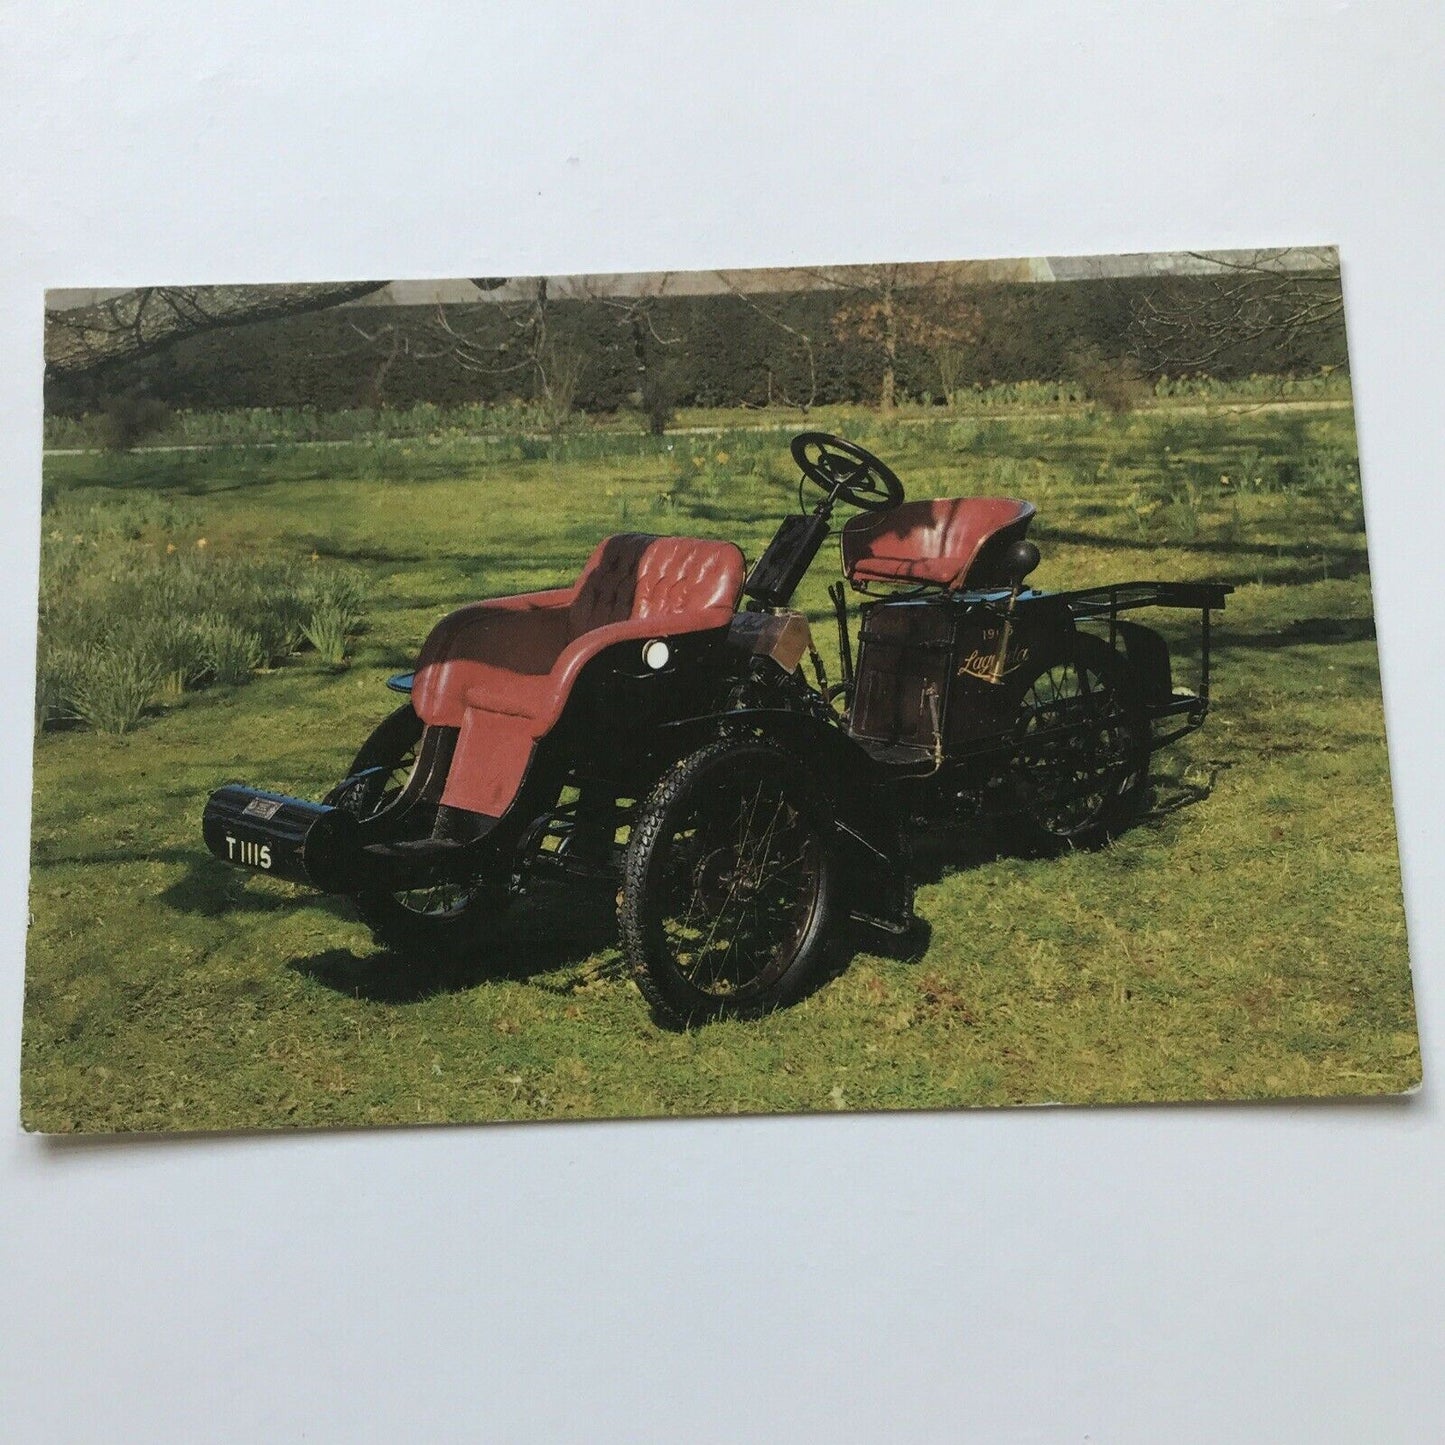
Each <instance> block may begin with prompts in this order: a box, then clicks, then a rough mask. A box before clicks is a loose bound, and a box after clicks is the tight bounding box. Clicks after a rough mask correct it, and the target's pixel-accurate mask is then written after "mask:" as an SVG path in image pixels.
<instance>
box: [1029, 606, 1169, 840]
mask: <svg viewBox="0 0 1445 1445" xmlns="http://www.w3.org/2000/svg"><path fill="white" fill-rule="evenodd" d="M1074 643H1075V647H1074V655H1073V656H1072V657H1058V658H1055V659H1053V660H1052V661H1050V662H1046V663H1044V664H1042V665H1041V666H1039V667H1036V668H1034V669H1033V671H1032V673H1031V675H1030V676H1029V678H1028V679H1027V681H1026V682H1025V685H1024V693H1023V702H1022V704H1021V706H1020V709H1019V716H1018V720H1017V723H1016V731H1015V737H1014V744H1015V748H1016V752H1015V757H1014V763H1013V778H1012V784H1013V793H1014V806H1013V808H1012V809H1011V812H1010V818H1009V825H1010V832H1011V834H1012V836H1013V841H1014V843H1015V845H1016V846H1017V847H1018V848H1019V850H1020V851H1021V852H1024V853H1026V854H1029V855H1031V856H1035V857H1048V856H1050V855H1054V854H1057V853H1061V852H1064V851H1066V850H1068V849H1070V848H1096V847H1098V846H1099V845H1100V844H1102V843H1105V842H1107V841H1108V840H1109V839H1110V838H1112V837H1114V836H1115V835H1116V834H1117V833H1119V832H1120V831H1122V830H1123V829H1124V828H1126V827H1127V826H1128V825H1129V824H1130V823H1131V822H1132V821H1133V820H1134V818H1135V817H1136V816H1137V815H1138V813H1139V810H1140V808H1141V807H1142V806H1143V803H1144V799H1145V796H1146V794H1147V791H1148V783H1149V755H1150V754H1149V741H1150V736H1149V720H1148V716H1147V714H1146V712H1145V709H1144V703H1143V699H1142V697H1141V695H1140V690H1139V685H1138V681H1137V679H1136V677H1135V675H1134V671H1133V669H1132V668H1131V667H1130V666H1129V663H1128V662H1127V660H1126V659H1124V658H1123V657H1121V656H1120V655H1119V654H1118V653H1117V652H1115V651H1114V650H1113V649H1112V648H1111V647H1109V645H1108V644H1107V643H1106V642H1104V641H1103V639H1102V638H1099V637H1095V636H1094V635H1093V634H1092V633H1086V632H1081V633H1078V634H1076V636H1075V639H1074Z"/></svg>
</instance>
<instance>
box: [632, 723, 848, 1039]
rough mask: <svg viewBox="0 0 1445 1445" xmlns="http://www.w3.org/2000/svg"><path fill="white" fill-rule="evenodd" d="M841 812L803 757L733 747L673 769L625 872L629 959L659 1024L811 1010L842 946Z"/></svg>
mask: <svg viewBox="0 0 1445 1445" xmlns="http://www.w3.org/2000/svg"><path fill="white" fill-rule="evenodd" d="M832 833H833V820H832V813H831V810H830V808H829V807H828V804H827V802H826V800H825V798H824V797H823V796H822V794H821V792H820V791H819V790H818V788H817V787H816V786H815V785H814V784H813V783H812V782H811V780H810V779H809V778H808V776H807V772H806V768H805V767H804V765H803V763H802V760H801V759H800V758H799V757H798V756H797V754H795V753H792V752H788V751H786V750H785V749H783V748H780V747H778V746H776V745H774V744H772V743H768V742H764V741H761V740H759V739H756V738H727V739H723V740H721V741H719V742H715V743H711V744H709V745H708V746H706V747H704V748H701V749H699V750H698V751H697V752H695V753H691V754H689V755H688V756H687V757H685V758H683V759H682V760H681V761H680V762H677V763H675V764H674V765H673V766H672V767H671V768H670V769H669V770H668V771H667V772H666V773H665V774H664V775H663V776H662V778H661V780H660V781H659V782H658V784H657V785H656V787H655V788H654V789H653V790H652V793H651V795H650V796H649V797H648V798H647V799H646V800H645V801H644V803H643V805H642V807H641V809H640V810H639V813H638V816H637V818H636V820H635V821H634V823H633V826H632V833H631V837H630V840H629V842H628V845H627V853H626V857H625V860H624V868H623V883H622V890H621V895H620V898H619V907H618V922H619V925H620V929H621V935H622V947H623V952H624V954H625V956H626V958H627V961H628V963H629V964H630V965H631V967H632V970H633V973H634V976H635V977H636V979H637V984H638V987H639V988H640V989H641V990H642V993H643V995H644V996H645V997H646V998H647V1000H648V1002H649V1003H651V1004H652V1006H653V1008H654V1009H655V1010H656V1012H657V1013H658V1014H659V1015H661V1016H662V1017H664V1018H667V1019H670V1020H672V1021H674V1022H676V1023H679V1024H682V1025H684V1026H690V1025H693V1024H700V1023H705V1022H707V1021H708V1020H710V1019H717V1018H724V1017H731V1018H756V1017H758V1016H759V1015H761V1014H764V1013H767V1012H769V1011H770V1010H772V1009H775V1008H780V1007H783V1006H785V1005H787V1004H790V1003H793V1002H795V1001H796V1000H797V999H798V998H800V997H801V996H802V995H803V994H804V993H805V992H806V991H807V989H808V987H809V985H810V984H812V983H813V982H814V981H815V980H816V979H817V978H818V977H819V976H820V974H821V972H822V969H823V967H824V963H825V960H826V957H827V952H828V947H829V944H830V942H831V940H832V937H833V935H834V933H835V930H834V928H833V921H834V915H835V913H836V904H835V897H836V890H837V886H838V885H837V878H838V872H837V866H836V862H835V857H834V853H833V846H832Z"/></svg>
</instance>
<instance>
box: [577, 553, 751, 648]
mask: <svg viewBox="0 0 1445 1445" xmlns="http://www.w3.org/2000/svg"><path fill="white" fill-rule="evenodd" d="M742 585H743V554H742V553H741V552H740V551H739V550H738V548H737V547H736V546H734V545H733V543H731V542H711V541H706V540H704V539H703V538H701V537H654V536H651V535H649V534H648V533H645V532H623V533H620V534H619V535H617V536H615V537H607V538H605V539H604V540H603V541H602V542H600V543H599V544H598V546H597V548H596V550H595V551H594V552H593V553H592V556H591V557H590V558H588V561H587V565H586V566H585V567H584V568H583V569H582V575H581V577H579V578H578V579H577V593H576V596H575V597H574V598H573V599H572V603H571V607H570V630H571V633H572V636H573V637H579V636H581V634H582V633H584V632H590V631H591V630H592V629H593V628H594V627H605V626H606V625H607V624H608V623H610V622H625V621H627V620H628V619H629V618H639V619H642V618H648V619H652V618H655V619H657V620H658V622H659V624H662V623H664V622H665V621H666V619H668V618H674V617H678V616H682V615H687V616H690V617H695V616H696V615H697V614H703V613H705V614H715V621H716V624H717V626H719V627H721V626H723V625H724V623H726V622H727V620H728V618H729V617H730V616H731V614H732V611H733V609H734V608H735V607H736V606H737V601H738V595H739V593H740V592H741V590H742Z"/></svg>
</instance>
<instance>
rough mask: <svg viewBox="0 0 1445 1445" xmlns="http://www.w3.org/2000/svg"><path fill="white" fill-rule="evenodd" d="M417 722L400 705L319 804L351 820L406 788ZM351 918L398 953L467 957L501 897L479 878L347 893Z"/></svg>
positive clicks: (416, 743) (372, 812)
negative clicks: (355, 916)
mask: <svg viewBox="0 0 1445 1445" xmlns="http://www.w3.org/2000/svg"><path fill="white" fill-rule="evenodd" d="M421 735H422V723H421V719H420V718H419V717H417V715H416V713H415V712H414V711H413V710H412V707H411V704H410V703H407V704H406V705H405V706H403V707H399V708H398V709H397V710H396V711H395V712H394V713H392V714H391V716H390V717H388V718H387V719H386V720H385V721H384V722H383V723H382V724H381V725H380V726H379V727H378V728H377V729H376V731H375V732H374V733H372V735H371V736H370V737H369V738H368V739H367V740H366V742H365V743H364V744H362V747H361V751H360V752H358V753H357V755H356V757H355V759H353V761H352V764H351V771H350V772H349V773H348V774H347V777H346V780H345V781H344V782H342V783H341V784H339V785H338V786H337V787H336V788H334V789H333V790H332V792H331V794H330V796H329V797H328V798H327V801H328V802H330V803H332V804H334V805H335V806H337V807H340V808H345V809H346V810H347V811H348V812H350V813H352V814H354V815H355V816H356V817H358V818H371V817H375V816H376V815H377V814H378V813H380V812H382V811H383V810H384V809H386V808H389V807H390V806H391V805H392V803H394V802H395V801H396V799H397V797H398V796H399V795H400V793H401V790H402V789H403V788H404V787H405V786H406V782H407V779H408V778H409V777H410V775H411V770H412V767H413V766H414V765H415V763H416V756H417V748H418V747H419V746H420V744H421ZM351 901H352V903H353V904H354V905H355V908H356V911H357V913H358V914H359V915H360V916H361V919H362V921H363V922H364V923H366V924H367V925H368V926H369V927H370V929H371V932H372V935H373V936H374V937H375V939H376V941H377V942H378V943H380V944H381V945H382V946H383V947H386V948H390V949H393V950H394V951H396V952H398V953H423V954H431V955H436V954H440V955H444V956H448V957H457V956H465V955H467V954H470V953H473V952H475V951H476V950H477V949H478V948H480V947H481V946H482V945H483V944H484V943H485V941H486V939H487V937H488V935H489V933H490V930H491V928H492V927H493V925H494V923H495V920H496V918H497V917H498V915H499V914H500V913H501V912H502V911H503V908H504V907H505V902H506V900H505V895H504V894H503V893H502V891H501V890H499V889H497V888H494V887H491V886H489V885H488V884H487V883H486V882H485V881H484V880H481V879H467V880H465V881H445V882H437V883H433V884H429V885H426V886H424V887H419V888H408V889H402V890H399V891H397V892H385V891H383V890H380V889H367V890H366V891H364V892H361V893H356V894H354V895H352V900H351Z"/></svg>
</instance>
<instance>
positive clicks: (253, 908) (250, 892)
mask: <svg viewBox="0 0 1445 1445" xmlns="http://www.w3.org/2000/svg"><path fill="white" fill-rule="evenodd" d="M170 851H173V852H175V853H176V854H178V855H179V856H180V857H181V858H183V859H187V860H189V866H188V867H187V869H186V871H185V872H184V873H183V874H182V875H181V877H179V878H178V879H177V880H176V881H175V882H174V883H172V884H171V885H170V887H169V888H164V889H162V890H161V892H160V894H159V897H160V900H161V902H162V903H164V904H165V905H166V906H167V907H168V908H174V909H175V910H176V911H177V912H179V913H194V914H198V915H199V916H200V917H202V918H220V917H221V916H222V915H224V914H228V913H285V912H289V911H291V910H292V909H295V908H321V909H324V910H325V911H326V912H327V913H332V914H335V915H336V917H338V918H349V917H351V916H352V915H351V909H350V905H349V904H348V903H347V902H346V900H345V899H342V898H333V897H329V896H328V895H327V894H324V893H316V892H312V891H307V890H303V889H301V888H294V889H293V888H287V890H286V891H285V892H284V893H283V892H281V891H280V889H279V888H277V887H276V886H275V885H274V884H271V885H270V886H267V887H264V888H258V887H248V886H247V885H248V884H250V883H252V882H253V881H254V880H255V879H256V877H257V875H255V874H251V873H244V872H242V871H241V870H240V869H237V868H232V867H230V866H228V865H227V864H225V863H221V862H219V861H218V860H216V859H214V858H211V857H209V856H208V857H205V858H197V857H196V855H195V851H194V850H192V849H174V850H170ZM159 856H161V854H158V853H151V854H147V855H146V857H147V860H148V861H150V860H153V859H155V858H157V857H159Z"/></svg>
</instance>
